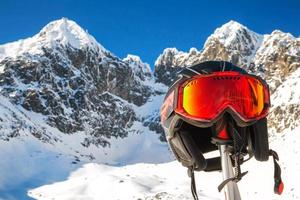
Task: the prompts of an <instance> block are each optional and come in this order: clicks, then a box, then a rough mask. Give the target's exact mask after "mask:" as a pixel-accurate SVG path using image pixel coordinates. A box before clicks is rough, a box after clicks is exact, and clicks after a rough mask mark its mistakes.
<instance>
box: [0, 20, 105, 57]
mask: <svg viewBox="0 0 300 200" xmlns="http://www.w3.org/2000/svg"><path fill="white" fill-rule="evenodd" d="M58 47H68V48H71V49H73V50H80V49H90V50H92V51H93V52H98V53H100V54H101V53H106V54H107V53H108V52H107V50H105V48H104V47H103V46H102V45H101V44H99V43H98V42H97V41H96V39H95V38H94V37H93V36H91V35H89V34H88V33H87V31H85V30H83V29H82V28H81V27H80V26H79V25H78V24H77V23H76V22H74V21H72V20H69V19H67V18H62V19H59V20H55V21H52V22H50V23H49V24H47V25H46V26H45V27H44V28H42V29H41V31H40V32H39V33H38V34H36V35H34V36H33V37H29V38H26V39H21V40H18V41H16V42H11V43H7V44H4V45H0V60H1V59H4V58H5V57H10V58H16V57H18V56H27V57H28V56H29V57H31V56H32V55H40V54H44V53H45V52H44V50H45V48H46V49H56V48H58ZM30 55H31V56H30Z"/></svg>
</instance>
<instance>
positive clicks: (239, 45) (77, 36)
mask: <svg viewBox="0 0 300 200" xmlns="http://www.w3.org/2000/svg"><path fill="white" fill-rule="evenodd" d="M206 60H226V61H230V62H233V63H234V64H236V65H239V66H241V67H243V68H244V69H246V70H247V71H248V72H250V73H255V74H258V75H260V76H263V77H265V78H266V80H267V81H268V83H269V84H270V86H271V91H272V99H274V103H273V107H272V110H271V114H270V116H269V123H270V126H271V127H272V130H273V131H277V132H282V131H283V130H284V129H286V128H294V127H296V126H299V125H300V120H299V119H298V118H299V113H300V107H299V101H300V100H299V99H300V93H299V92H298V90H299V87H300V86H299V78H300V71H299V69H300V68H299V67H300V39H299V38H295V37H293V36H292V35H290V34H288V33H283V32H281V31H274V32H272V33H271V34H269V35H260V34H257V33H255V32H253V31H251V30H249V29H248V28H247V27H245V26H243V25H241V24H239V23H237V22H234V21H230V22H228V23H227V24H224V25H223V26H222V27H220V28H218V29H216V31H215V32H214V33H213V34H212V35H211V36H210V37H209V38H208V39H207V41H206V42H205V44H204V48H203V49H202V50H201V51H200V50H197V49H195V48H191V49H190V51H189V52H182V51H178V50H177V49H175V48H167V49H165V50H164V51H163V53H162V54H161V55H160V56H159V57H158V59H157V60H156V62H155V69H154V74H153V75H152V72H151V68H150V67H149V65H148V64H146V63H143V62H142V61H141V59H140V58H139V57H138V56H134V55H128V56H127V57H126V58H124V59H120V58H118V57H116V56H114V55H113V54H112V53H110V52H109V51H108V50H106V49H105V48H104V47H102V46H101V45H100V44H99V43H98V42H97V41H96V40H95V39H94V38H93V37H92V36H91V35H89V34H88V33H87V32H85V31H84V30H83V29H82V28H81V27H79V26H78V25H77V24H76V23H75V22H73V21H71V20H68V19H65V18H63V19H61V20H57V21H53V22H51V23H49V24H48V25H47V26H45V27H44V28H43V29H42V30H41V31H40V32H39V33H38V34H36V35H35V36H33V37H32V38H27V39H24V40H19V41H16V42H13V43H8V44H5V45H1V46H0V98H1V102H0V108H1V109H2V114H1V115H0V126H1V128H2V133H1V134H0V139H2V140H5V141H9V140H10V139H11V138H18V137H20V136H21V135H24V134H25V135H26V134H31V135H32V136H33V137H34V138H37V139H39V140H41V141H43V142H45V143H49V144H55V143H56V142H63V136H62V135H68V136H70V137H73V136H74V138H75V136H76V135H78V134H79V133H83V134H81V136H80V137H79V138H77V139H76V142H75V143H76V144H78V145H80V146H82V147H83V148H89V147H91V146H93V147H96V148H100V147H101V148H102V147H110V146H111V145H112V142H111V141H114V139H117V138H118V139H121V138H127V137H128V134H129V133H130V134H131V133H133V134H138V133H141V132H151V131H152V132H154V133H157V134H159V135H158V136H157V137H158V138H160V139H161V140H162V141H163V140H164V135H163V130H162V128H161V126H160V124H159V121H160V119H159V107H160V105H161V102H162V100H163V96H164V94H165V92H166V90H167V86H169V85H170V84H171V83H172V81H173V80H174V78H175V77H176V74H177V73H178V72H179V71H180V70H181V69H182V68H183V67H186V66H191V65H193V64H196V63H199V62H202V61H206ZM282 98H284V100H281V99H282ZM295 99H296V100H295ZM13 107H14V108H13ZM28 120H29V121H28ZM37 122H39V123H41V124H43V123H45V124H46V125H43V126H42V125H41V124H39V123H37ZM137 124H138V125H137ZM57 131H58V132H59V134H58V132H57ZM58 135H60V136H58ZM90 157H93V155H90Z"/></svg>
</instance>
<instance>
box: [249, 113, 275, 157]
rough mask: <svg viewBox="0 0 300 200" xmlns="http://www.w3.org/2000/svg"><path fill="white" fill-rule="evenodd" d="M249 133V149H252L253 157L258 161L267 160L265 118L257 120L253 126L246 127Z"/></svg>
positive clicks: (267, 148)
mask: <svg viewBox="0 0 300 200" xmlns="http://www.w3.org/2000/svg"><path fill="white" fill-rule="evenodd" d="M248 130H249V133H250V139H249V141H248V142H249V144H248V145H249V148H251V149H252V151H253V154H254V157H255V159H256V160H258V161H267V160H268V159H269V150H270V149H269V140H268V127H267V118H266V117H265V118H262V119H260V120H258V121H257V122H256V123H255V124H253V125H251V126H249V127H248Z"/></svg>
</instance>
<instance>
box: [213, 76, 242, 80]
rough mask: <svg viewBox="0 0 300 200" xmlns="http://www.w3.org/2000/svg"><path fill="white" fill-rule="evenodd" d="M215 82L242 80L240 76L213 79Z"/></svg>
mask: <svg viewBox="0 0 300 200" xmlns="http://www.w3.org/2000/svg"><path fill="white" fill-rule="evenodd" d="M213 80H215V81H220V80H234V81H236V80H240V77H239V76H217V77H213Z"/></svg>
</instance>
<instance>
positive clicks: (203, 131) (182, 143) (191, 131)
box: [169, 122, 219, 171]
mask: <svg viewBox="0 0 300 200" xmlns="http://www.w3.org/2000/svg"><path fill="white" fill-rule="evenodd" d="M211 137H212V127H209V128H199V127H195V126H193V125H190V124H188V123H185V122H183V123H182V124H181V127H180V128H179V129H178V131H176V132H175V134H174V137H172V138H171V139H169V144H170V147H171V149H172V151H173V153H174V154H175V156H176V158H177V160H178V161H180V162H181V163H182V165H183V166H185V167H193V168H194V169H195V170H197V171H200V170H206V168H207V167H208V166H207V165H210V164H211V162H210V161H211V160H206V159H205V158H204V156H203V153H207V152H210V151H213V150H216V149H217V146H216V145H214V144H212V143H211ZM208 161H209V163H207V162H208ZM217 164H218V166H217V167H215V166H213V167H211V166H209V168H212V169H214V168H216V169H219V163H218V162H217Z"/></svg>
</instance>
